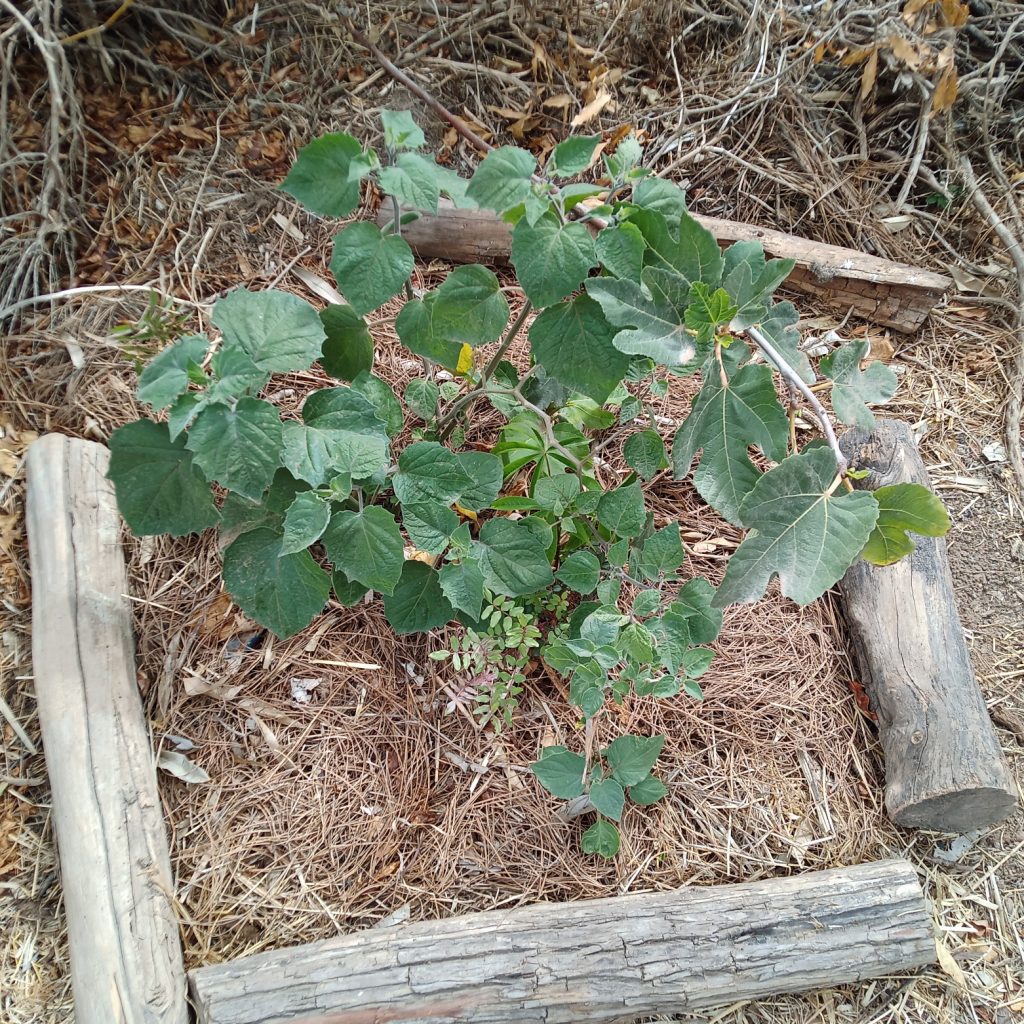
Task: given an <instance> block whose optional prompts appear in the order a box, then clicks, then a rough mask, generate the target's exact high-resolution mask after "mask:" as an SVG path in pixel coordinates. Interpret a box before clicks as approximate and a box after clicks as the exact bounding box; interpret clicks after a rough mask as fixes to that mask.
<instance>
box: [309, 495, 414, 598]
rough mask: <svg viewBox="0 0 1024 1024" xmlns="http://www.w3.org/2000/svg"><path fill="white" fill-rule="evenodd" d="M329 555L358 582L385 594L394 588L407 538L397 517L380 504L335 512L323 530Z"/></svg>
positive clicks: (400, 568) (337, 565)
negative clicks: (396, 519) (403, 538)
mask: <svg viewBox="0 0 1024 1024" xmlns="http://www.w3.org/2000/svg"><path fill="white" fill-rule="evenodd" d="M324 547H325V548H326V549H327V557H328V558H330V560H331V561H332V562H333V563H334V567H335V569H340V570H341V571H342V572H344V574H345V575H346V576H347V577H348V579H349V580H352V581H354V582H356V583H362V584H363V585H364V586H366V587H369V588H370V589H371V590H379V591H380V592H381V593H383V594H390V593H392V592H393V591H394V589H395V585H396V584H397V583H398V580H399V577H400V576H401V575H402V566H403V563H404V561H405V542H404V541H403V540H402V533H401V531H400V530H399V529H398V524H397V523H396V522H395V517H394V516H393V515H392V514H391V513H390V512H388V510H387V509H384V508H381V507H380V506H379V505H368V506H367V507H366V508H364V509H363V510H362V512H351V511H349V510H348V509H343V510H342V511H340V512H335V513H334V515H333V516H332V517H331V523H330V525H329V526H328V527H327V531H326V532H325V533H324Z"/></svg>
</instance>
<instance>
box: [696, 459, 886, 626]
mask: <svg viewBox="0 0 1024 1024" xmlns="http://www.w3.org/2000/svg"><path fill="white" fill-rule="evenodd" d="M836 472H837V471H836V461H835V457H834V456H833V454H832V452H831V451H830V450H829V449H828V448H811V449H809V450H807V451H804V452H802V453H801V454H799V455H791V456H790V457H789V458H788V459H786V460H785V461H783V462H781V463H780V464H779V465H778V466H776V467H775V469H773V470H771V471H770V472H768V473H765V474H764V476H762V477H761V479H760V480H758V482H757V484H756V486H755V487H754V489H753V490H752V491H751V492H750V493H749V494H748V495H747V497H746V498H745V499H744V500H743V504H742V505H741V506H740V518H741V520H742V524H743V525H744V526H747V527H749V528H750V531H751V532H750V533H749V534H748V535H747V538H746V539H745V540H744V541H743V543H742V544H741V545H740V546H739V547H738V548H737V549H736V551H735V552H734V553H733V555H732V557H731V558H730V559H729V566H728V568H727V569H726V572H725V579H724V580H722V584H721V586H720V587H719V588H718V593H717V594H716V595H715V599H714V602H713V603H714V606H715V607H716V608H723V607H725V605H728V604H733V603H737V602H750V601H756V600H758V599H759V598H760V597H761V596H762V595H763V594H764V592H765V589H766V588H767V586H768V582H769V580H770V579H771V577H772V576H774V575H776V574H778V576H779V580H780V582H781V585H782V592H783V594H785V595H786V596H787V597H789V598H792V599H793V600H794V601H796V602H797V604H801V605H806V604H810V602H811V601H813V600H815V599H816V598H818V597H820V596H821V595H822V594H823V593H825V591H826V590H828V588H829V587H831V586H832V585H833V584H834V583H836V582H837V581H838V580H839V579H840V577H841V576H842V575H843V573H844V572H846V570H847V569H848V568H849V567H850V564H851V563H852V562H853V561H854V560H855V559H856V558H857V556H858V555H859V554H860V553H861V551H862V550H863V549H864V545H865V544H866V543H867V540H868V537H869V536H870V535H871V531H872V529H873V527H874V525H875V521H876V520H877V519H878V502H877V501H876V500H875V497H874V495H872V494H870V493H868V492H867V491H854V492H853V493H852V494H848V493H846V492H845V491H843V490H842V489H839V490H838V491H836V492H835V493H832V494H829V493H828V492H829V489H830V488H831V486H832V484H833V482H834V481H835V478H836Z"/></svg>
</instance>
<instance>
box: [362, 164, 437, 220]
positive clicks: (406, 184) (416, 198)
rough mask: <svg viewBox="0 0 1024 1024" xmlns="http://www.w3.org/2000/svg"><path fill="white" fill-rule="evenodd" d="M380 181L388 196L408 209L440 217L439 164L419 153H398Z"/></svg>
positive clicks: (384, 170)
mask: <svg viewBox="0 0 1024 1024" xmlns="http://www.w3.org/2000/svg"><path fill="white" fill-rule="evenodd" d="M377 180H378V181H379V182H380V187H381V188H382V189H383V190H384V191H385V192H386V193H387V194H388V195H389V196H395V197H396V198H397V199H398V201H399V202H401V203H404V204H405V205H406V206H411V207H412V208H413V209H415V210H428V211H429V212H430V213H437V200H438V198H439V197H440V194H441V181H440V178H439V176H438V174H437V164H435V163H434V161H433V160H431V159H430V158H429V157H425V156H422V155H421V154H419V153H399V154H398V157H397V159H396V160H395V162H394V163H393V164H392V165H391V166H389V167H382V168H381V170H380V172H379V173H378V175H377Z"/></svg>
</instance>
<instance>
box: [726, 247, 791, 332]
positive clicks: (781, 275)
mask: <svg viewBox="0 0 1024 1024" xmlns="http://www.w3.org/2000/svg"><path fill="white" fill-rule="evenodd" d="M795 265H796V261H795V260H770V261H766V260H765V258H764V247H763V246H762V245H761V243H760V242H735V243H734V244H733V245H730V246H729V248H728V249H726V250H725V252H724V253H723V255H722V287H723V288H724V289H725V290H726V292H728V294H729V298H730V299H732V301H733V303H734V304H735V305H736V311H735V313H733V314H732V328H733V330H736V331H741V330H744V329H745V328H747V327H749V326H750V325H751V324H754V323H759V322H761V321H762V320H763V319H764V318H765V316H766V314H767V308H768V303H769V301H770V300H771V296H772V293H773V292H774V291H775V289H776V288H778V286H779V285H780V284H782V282H783V281H785V280H786V278H787V277H789V274H790V272H791V271H792V270H793V267H794V266H795Z"/></svg>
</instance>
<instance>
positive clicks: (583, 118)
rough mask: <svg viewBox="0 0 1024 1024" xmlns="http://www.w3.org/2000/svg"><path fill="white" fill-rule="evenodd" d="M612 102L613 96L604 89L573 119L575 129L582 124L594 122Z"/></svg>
mask: <svg viewBox="0 0 1024 1024" xmlns="http://www.w3.org/2000/svg"><path fill="white" fill-rule="evenodd" d="M611 101H612V94H611V93H610V92H608V91H607V90H605V89H602V90H601V91H600V92H599V93H598V94H597V95H596V96H595V97H594V98H593V99H592V100H591V101H590V102H589V103H588V104H587V105H586V106H585V107H584V108H583V109H582V110H581V111H580V112H579V113H578V114H577V115H576V116H575V117H574V118H573V119H572V126H573V128H579V126H580V125H581V124H586V123H587V122H588V121H593V119H594V118H595V117H597V115H598V114H600V113H601V111H602V110H604V108H605V107H607V106H608V104H609V103H611Z"/></svg>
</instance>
